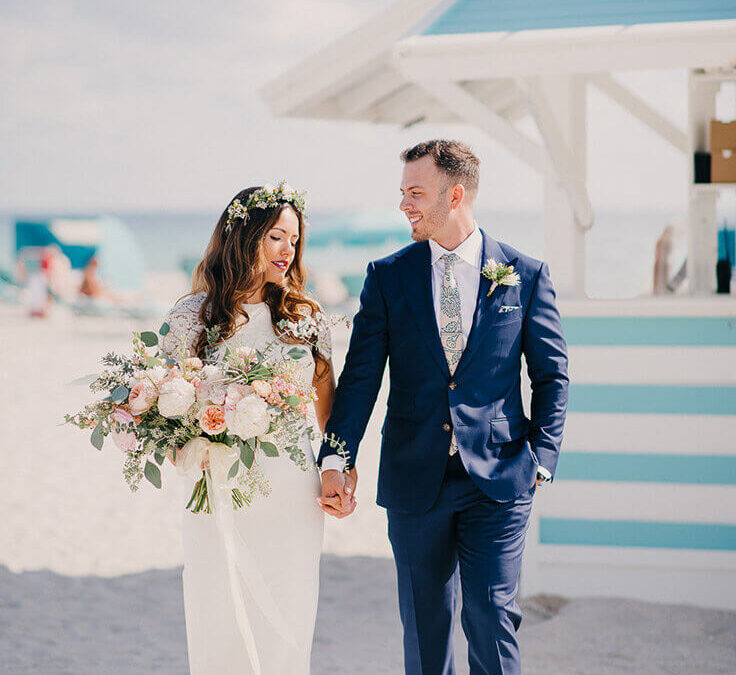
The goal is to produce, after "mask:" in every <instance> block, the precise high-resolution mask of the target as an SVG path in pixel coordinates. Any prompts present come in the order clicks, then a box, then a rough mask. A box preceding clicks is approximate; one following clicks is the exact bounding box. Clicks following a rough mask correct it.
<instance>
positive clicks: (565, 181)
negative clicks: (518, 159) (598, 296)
mask: <svg viewBox="0 0 736 675" xmlns="http://www.w3.org/2000/svg"><path fill="white" fill-rule="evenodd" d="M518 83H519V88H520V89H521V90H522V91H523V92H524V94H525V95H526V98H527V103H528V104H529V109H530V111H531V114H532V117H534V120H535V121H536V123H537V128H538V129H539V133H540V134H541V136H542V139H543V140H544V145H545V147H546V148H547V152H548V154H549V158H550V160H551V162H552V166H553V170H554V172H555V174H556V176H557V179H558V180H559V182H560V184H561V185H562V187H563V189H564V190H565V192H566V193H567V195H568V198H569V200H570V203H571V205H572V208H573V211H574V213H575V218H576V220H577V222H578V224H579V225H580V227H582V228H583V229H586V230H587V229H589V228H590V227H592V226H593V221H594V213H593V207H592V205H591V203H590V197H589V196H588V188H587V186H586V184H585V179H584V177H583V176H581V175H580V172H579V171H578V170H577V168H576V167H577V164H578V162H577V161H576V158H575V157H574V156H573V150H571V148H570V146H569V144H568V143H567V141H566V140H565V136H564V135H563V133H562V130H561V128H560V124H559V123H558V121H557V119H556V118H555V114H554V112H553V109H552V106H551V105H550V102H549V100H548V99H547V96H546V95H545V93H544V91H543V90H542V87H541V86H540V81H539V78H538V77H530V78H522V79H519V81H518Z"/></svg>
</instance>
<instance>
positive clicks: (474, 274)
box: [429, 227, 483, 349]
mask: <svg viewBox="0 0 736 675" xmlns="http://www.w3.org/2000/svg"><path fill="white" fill-rule="evenodd" d="M448 253H454V254H455V255H456V256H457V257H458V258H459V260H458V261H457V262H456V263H455V265H454V266H453V268H452V271H453V273H454V275H455V281H456V282H457V289H458V291H459V293H460V322H461V323H462V329H463V349H464V348H465V345H467V344H468V335H470V328H471V327H472V325H473V315H474V314H475V304H476V300H477V299H478V286H480V270H481V267H483V262H482V260H481V258H482V257H483V237H482V236H481V233H480V230H479V229H478V228H477V227H476V228H475V229H474V230H473V231H472V232H471V233H470V235H469V236H468V238H467V239H466V240H465V241H464V242H463V243H462V244H460V246H458V247H457V248H456V249H455V250H453V251H448V250H447V249H446V248H443V247H442V246H440V245H439V244H438V243H437V242H436V241H433V240H432V239H430V240H429V255H430V264H431V265H432V300H433V301H434V314H435V319H436V320H437V329H438V330H441V329H442V326H441V320H440V294H441V291H442V277H443V276H444V275H445V261H444V260H442V256H443V255H446V254H448Z"/></svg>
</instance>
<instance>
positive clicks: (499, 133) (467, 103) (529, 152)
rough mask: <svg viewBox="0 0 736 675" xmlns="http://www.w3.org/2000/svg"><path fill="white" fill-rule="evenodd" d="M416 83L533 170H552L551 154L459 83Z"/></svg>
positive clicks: (544, 171)
mask: <svg viewBox="0 0 736 675" xmlns="http://www.w3.org/2000/svg"><path fill="white" fill-rule="evenodd" d="M416 84H417V86H418V87H420V88H422V89H423V90H424V91H425V92H426V93H427V94H428V95H429V96H432V97H434V98H435V99H436V100H437V101H439V102H440V103H441V104H442V105H443V106H445V107H446V108H447V109H448V110H450V111H452V112H453V113H454V114H456V115H457V116H458V117H459V118H460V119H461V120H464V121H466V122H469V123H470V124H473V125H475V126H476V127H478V128H479V129H481V130H482V131H485V132H486V133H487V134H488V135H489V136H490V137H491V138H493V139H494V140H495V141H497V142H498V143H500V144H501V145H503V146H504V147H505V148H506V149H507V150H509V151H510V152H511V153H513V154H514V155H516V156H517V157H519V159H521V160H522V161H524V162H526V163H527V164H528V165H529V166H531V167H532V168H534V169H536V170H537V171H540V172H541V173H546V172H547V171H548V170H549V162H548V160H547V155H546V153H545V151H544V148H543V147H542V146H540V145H539V144H538V143H535V142H534V141H533V140H531V139H530V138H529V137H528V136H526V135H525V134H523V133H522V132H520V131H519V130H518V129H516V127H514V126H513V125H512V124H511V123H509V122H507V121H506V120H505V119H504V118H503V117H501V116H499V115H497V114H496V113H494V112H492V111H491V110H489V109H488V107H487V106H486V105H484V104H483V103H481V102H480V101H479V100H478V99H477V98H475V97H474V96H473V95H472V94H470V93H469V92H468V91H467V90H466V89H465V88H463V87H461V86H460V85H459V84H457V83H455V82H435V81H431V82H422V81H417V82H416Z"/></svg>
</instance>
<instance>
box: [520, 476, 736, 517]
mask: <svg viewBox="0 0 736 675" xmlns="http://www.w3.org/2000/svg"><path fill="white" fill-rule="evenodd" d="M734 504H736V486H733V485H680V484H657V483H646V484H644V483H605V482H588V481H574V480H571V481H559V482H556V483H552V484H551V485H545V486H543V487H542V488H541V489H540V490H538V491H537V494H536V497H535V507H534V511H535V516H536V517H539V518H585V519H591V520H636V521H661V522H668V523H719V524H726V525H732V524H735V523H736V509H734Z"/></svg>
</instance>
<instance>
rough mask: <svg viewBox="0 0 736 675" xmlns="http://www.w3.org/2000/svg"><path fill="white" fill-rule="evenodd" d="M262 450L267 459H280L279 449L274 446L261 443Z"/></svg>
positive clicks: (265, 442) (264, 442)
mask: <svg viewBox="0 0 736 675" xmlns="http://www.w3.org/2000/svg"><path fill="white" fill-rule="evenodd" d="M260 445H261V450H263V454H264V455H266V457H278V456H279V449H278V448H277V447H276V446H275V445H274V444H273V443H269V442H267V441H260Z"/></svg>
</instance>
